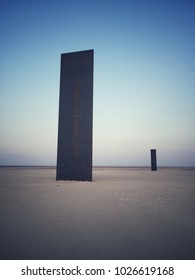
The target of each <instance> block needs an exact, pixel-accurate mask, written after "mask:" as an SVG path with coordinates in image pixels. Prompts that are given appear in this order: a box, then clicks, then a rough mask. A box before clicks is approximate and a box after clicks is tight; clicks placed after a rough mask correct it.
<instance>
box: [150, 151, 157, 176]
mask: <svg viewBox="0 0 195 280" xmlns="http://www.w3.org/2000/svg"><path fill="white" fill-rule="evenodd" d="M150 154H151V170H152V171H157V160H156V149H151V150H150Z"/></svg>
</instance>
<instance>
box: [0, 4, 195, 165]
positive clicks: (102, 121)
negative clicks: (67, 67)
mask: <svg viewBox="0 0 195 280" xmlns="http://www.w3.org/2000/svg"><path fill="white" fill-rule="evenodd" d="M194 14H195V2H194V1H193V0H98V1H97V0H71V1H70V0H55V1H51V0H41V1H40V0H32V1H31V0H29V1H26V0H19V1H14V0H7V1H2V2H1V6H0V36H1V44H0V60H1V67H0V165H56V159H57V133H58V110H59V83H60V55H61V53H67V52H74V51H81V50H88V49H94V107H93V165H119V166H149V165H150V149H156V150H157V161H158V165H159V166H195V125H194V123H195V32H194V30H195V16H194Z"/></svg>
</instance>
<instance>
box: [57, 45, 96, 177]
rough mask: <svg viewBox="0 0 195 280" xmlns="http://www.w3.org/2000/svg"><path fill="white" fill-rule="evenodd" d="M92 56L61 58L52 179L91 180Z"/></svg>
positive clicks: (89, 53) (90, 52) (76, 54)
mask: <svg viewBox="0 0 195 280" xmlns="http://www.w3.org/2000/svg"><path fill="white" fill-rule="evenodd" d="M93 57H94V52H93V50H87V51H79V52H73V53H65V54H62V55H61V74H60V101H59V123H58V148H57V172H56V180H76V181H92V126H93V124H92V122H93V59H94V58H93Z"/></svg>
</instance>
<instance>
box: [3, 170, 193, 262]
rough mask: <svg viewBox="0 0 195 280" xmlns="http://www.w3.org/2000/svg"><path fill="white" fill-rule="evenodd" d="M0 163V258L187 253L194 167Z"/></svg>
mask: <svg viewBox="0 0 195 280" xmlns="http://www.w3.org/2000/svg"><path fill="white" fill-rule="evenodd" d="M55 174H56V170H55V168H29V167H28V168H27V167H25V168H22V167H20V168H19V167H17V168H16V167H15V168H10V167H9V168H8V167H1V168H0V259H3V260H7V259H21V260H29V259H35V260H36V259H37V260H42V259H43V260H49V259H51V260H52V259H53V260H54V259H56V260H62V259H69V260H82V259H89V260H92V259H93V260H98V259H100V260H104V259H110V260H112V259H118V260H125V259H126V260H130V259H134V260H140V259H143V260H147V259H149V260H155V259H156V260H162V259H163V260H171V259H174V260H178V259H180V260H184V259H188V260H189V259H195V169H194V168H184V169H182V168H160V169H159V170H158V171H157V172H155V171H153V172H152V171H150V169H149V168H94V169H93V182H75V181H56V180H55Z"/></svg>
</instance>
